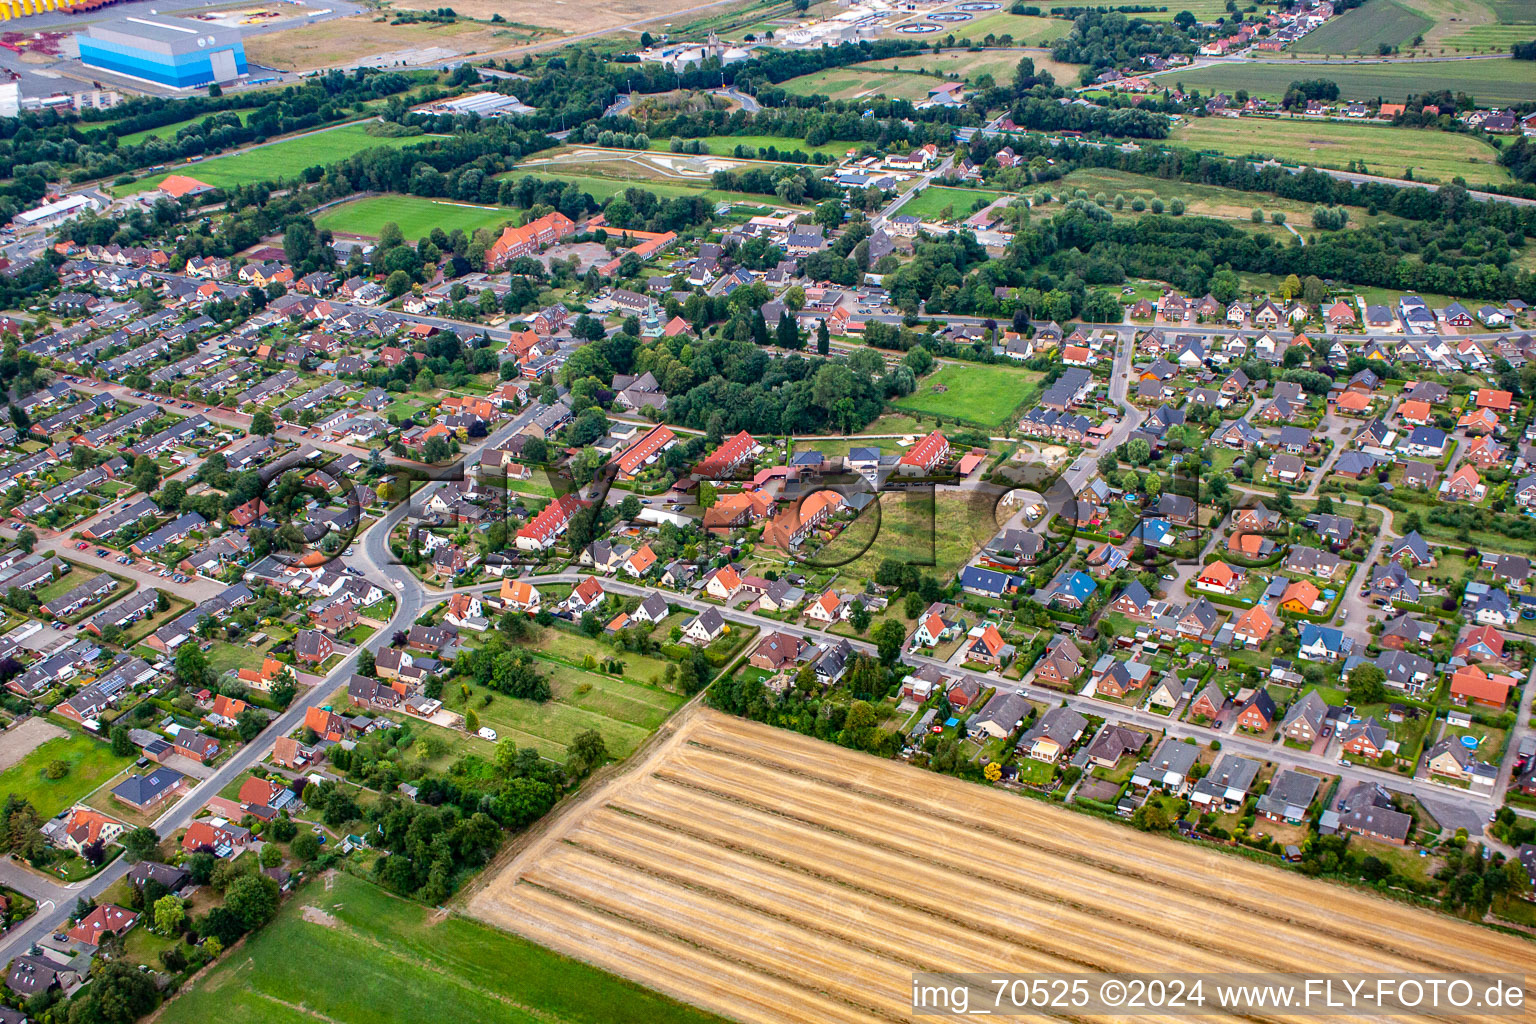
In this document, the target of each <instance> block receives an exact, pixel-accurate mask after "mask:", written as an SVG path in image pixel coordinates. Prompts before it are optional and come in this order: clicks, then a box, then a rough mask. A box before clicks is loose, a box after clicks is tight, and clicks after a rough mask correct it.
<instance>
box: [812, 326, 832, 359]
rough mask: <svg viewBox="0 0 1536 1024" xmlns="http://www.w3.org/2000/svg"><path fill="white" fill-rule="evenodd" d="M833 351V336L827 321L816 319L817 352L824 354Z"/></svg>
mask: <svg viewBox="0 0 1536 1024" xmlns="http://www.w3.org/2000/svg"><path fill="white" fill-rule="evenodd" d="M831 351H832V338H831V336H830V335H829V334H828V333H827V322H826V321H825V320H818V321H816V354H817V355H822V356H824V355H826V354H827V353H829V352H831Z"/></svg>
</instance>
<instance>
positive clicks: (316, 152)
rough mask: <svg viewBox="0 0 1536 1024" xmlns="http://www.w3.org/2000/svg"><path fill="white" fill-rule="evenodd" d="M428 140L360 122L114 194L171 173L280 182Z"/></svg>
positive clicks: (233, 181)
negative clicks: (389, 134) (379, 133)
mask: <svg viewBox="0 0 1536 1024" xmlns="http://www.w3.org/2000/svg"><path fill="white" fill-rule="evenodd" d="M425 141H427V139H426V138H425V137H423V136H420V135H416V136H407V137H405V138H380V137H376V136H373V135H369V134H368V133H367V131H365V130H364V127H363V126H362V125H360V124H349V125H342V126H341V127H340V128H332V129H330V130H328V131H322V132H316V133H314V134H313V135H305V136H302V137H299V138H292V139H286V140H283V141H281V142H274V143H271V144H269V145H266V146H260V147H258V148H256V149H249V150H245V151H243V152H240V153H232V154H230V155H229V156H219V157H214V158H212V159H210V160H204V161H203V162H201V163H197V164H191V165H188V166H186V167H178V168H176V169H175V170H174V171H166V172H164V173H162V174H156V175H152V176H150V177H148V178H142V179H140V180H139V181H135V182H132V183H130V184H127V185H115V186H113V188H112V194H113V195H118V196H125V195H133V194H134V193H136V192H144V191H146V190H148V189H152V188H154V187H155V186H157V185H159V184H160V182H162V181H164V180H165V179H166V177H168V176H169V175H171V174H185V175H187V176H189V177H193V178H196V179H197V180H199V181H203V182H207V183H208V184H210V185H216V186H219V187H224V186H233V185H248V184H250V183H251V182H256V181H276V180H277V179H279V178H283V177H292V176H294V175H296V174H298V173H299V172H300V171H302V170H304V169H305V168H306V167H315V166H323V165H325V164H329V163H334V162H335V161H337V160H343V159H345V158H347V157H349V156H352V155H353V154H354V153H361V152H363V151H364V150H368V149H374V148H376V147H379V146H388V147H390V148H392V149H393V148H399V147H401V146H416V145H420V144H421V143H423V142H425Z"/></svg>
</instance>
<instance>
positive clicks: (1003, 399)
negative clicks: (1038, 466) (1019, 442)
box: [891, 363, 1041, 427]
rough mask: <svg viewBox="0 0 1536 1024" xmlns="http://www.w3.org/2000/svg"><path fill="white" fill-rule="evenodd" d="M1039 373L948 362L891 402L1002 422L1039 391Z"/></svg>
mask: <svg viewBox="0 0 1536 1024" xmlns="http://www.w3.org/2000/svg"><path fill="white" fill-rule="evenodd" d="M1040 379H1041V375H1040V374H1039V373H1036V372H1035V371H1033V370H1025V369H1023V368H1021V367H1017V366H1003V365H1001V364H996V365H991V366H984V365H979V364H973V363H950V364H948V365H945V366H942V367H940V368H939V369H938V370H936V371H935V372H933V373H931V374H929V375H928V376H926V377H924V378H923V379H922V380H920V381H918V382H917V390H916V391H913V392H912V393H911V394H910V395H906V396H903V397H902V398H898V399H896V401H894V402H892V403H891V404H892V405H893V406H895V407H896V408H897V409H898V410H900V411H902V412H912V413H922V414H925V415H928V416H942V417H944V419H945V420H946V421H949V420H964V421H965V422H967V423H974V424H977V425H978V426H983V427H997V426H1001V425H1002V424H1004V423H1005V422H1006V421H1007V420H1008V419H1009V417H1010V416H1011V415H1012V414H1013V412H1014V410H1016V409H1018V408H1019V407H1020V406H1022V405H1025V404H1027V403H1029V402H1032V401H1034V400H1035V399H1036V398H1037V397H1039V394H1040Z"/></svg>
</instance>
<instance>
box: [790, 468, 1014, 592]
mask: <svg viewBox="0 0 1536 1024" xmlns="http://www.w3.org/2000/svg"><path fill="white" fill-rule="evenodd" d="M993 500H994V499H993V498H992V497H991V496H989V495H986V494H984V493H983V492H980V491H958V490H954V489H950V488H946V489H944V490H941V491H938V492H937V493H935V494H934V495H933V499H932V503H931V504H930V503H929V500H928V495H927V494H925V493H922V492H917V491H912V492H905V491H891V492H887V493H885V494H882V495H881V496H880V501H879V504H878V506H877V505H871V506H870V507H869V508H867V509H865V510H864V512H863V513H861V514H860V516H859V518H858V519H857V520H855V521H854V522H853V523H852V524H851V525H849V526H848V527H847V528H846V529H845V530H844V531H843V532H842V533H841V534H839V535H838V536H837V537H836V538H835V539H834V540H833V541H832V542H831V543H829V544H827V545H826V546H825V547H823V548H820V549H818V550H815V551H807V550H805V549H802V555H801V557H802V559H803V560H804V561H805V562H806V563H808V564H809V565H811V566H825V567H828V568H836V569H838V570H839V572H841V574H842V576H843V579H844V580H845V582H846V581H856V580H863V579H872V578H874V575H875V572H876V570H878V569H879V568H880V563H881V562H883V561H885V560H886V559H895V560H896V561H898V562H901V563H903V564H906V565H915V566H918V567H919V568H920V569H921V571H922V572H924V573H932V574H933V575H935V576H937V577H938V578H939V579H941V580H948V579H949V578H950V577H952V576H953V575H954V574H955V573H956V572H958V571H959V570H960V568H961V566H963V565H964V564H965V563H966V561H967V560H968V559H969V558H970V557H971V555H972V554H973V553H974V552H975V551H976V550H977V549H978V548H980V547H981V545H982V544H984V543H986V542H987V541H988V540H990V539H991V538H992V537H993V536H994V535H995V534H996V533H997V531H998V526H999V523H998V512H997V510H996V509H995V508H994V506H993ZM877 509H878V514H876V510H877ZM802 571H803V569H802Z"/></svg>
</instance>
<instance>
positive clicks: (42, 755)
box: [0, 731, 133, 818]
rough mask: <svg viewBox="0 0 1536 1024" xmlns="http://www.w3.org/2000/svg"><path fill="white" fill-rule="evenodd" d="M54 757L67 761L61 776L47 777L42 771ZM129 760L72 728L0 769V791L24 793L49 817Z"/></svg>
mask: <svg viewBox="0 0 1536 1024" xmlns="http://www.w3.org/2000/svg"><path fill="white" fill-rule="evenodd" d="M54 761H64V762H66V763H67V764H68V765H69V772H68V773H67V774H65V775H64V777H63V778H60V779H50V778H48V777H47V776H46V775H45V774H44V772H45V770H46V769H47V767H48V765H50V764H52V763H53V762H54ZM132 763H133V758H131V757H114V756H113V755H112V750H111V748H110V747H108V746H107V744H105V743H103V742H102V741H100V740H96V739H92V738H91V737H90V736H87V735H86V734H85V733H80V732H73V731H71V732H70V734H69V735H68V736H57V737H55V738H53V739H51V740H49V741H47V742H46V743H43V744H41V745H39V746H38V747H37V748H36V749H35V750H33V751H32V752H31V753H30V754H28V755H27V756H26V757H24V758H22V759H21V760H20V761H17V762H16V763H15V764H13V765H11V766H10V767H9V768H7V769H6V770H5V771H4V772H3V773H0V793H17V794H19V795H21V796H24V797H26V798H27V799H28V800H30V801H32V806H33V807H35V808H37V813H38V814H40V815H42V816H43V817H44V818H51V817H53V816H54V815H55V814H58V813H59V812H60V811H62V810H64V809H65V808H66V807H70V806H72V805H73V804H75V803H76V802H78V801H79V800H81V799H82V798H84V797H85V795H86V794H87V793H89V792H90V791H91V790H93V789H95V788H96V787H97V786H99V785H101V784H102V783H103V782H105V781H106V780H108V779H110V778H111V777H112V776H114V775H116V774H117V773H118V772H120V771H122V770H123V768H124V767H125V766H127V765H129V764H132Z"/></svg>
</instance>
